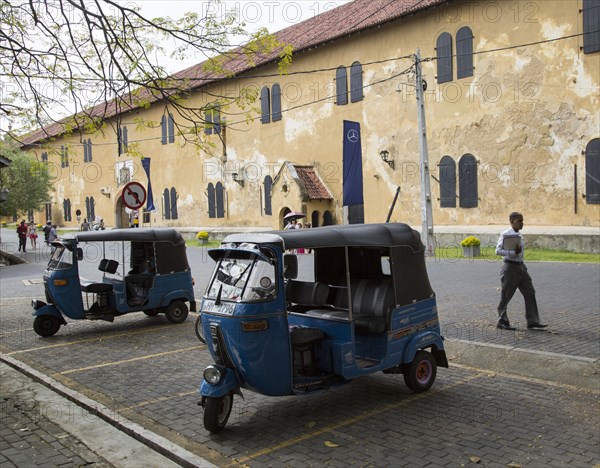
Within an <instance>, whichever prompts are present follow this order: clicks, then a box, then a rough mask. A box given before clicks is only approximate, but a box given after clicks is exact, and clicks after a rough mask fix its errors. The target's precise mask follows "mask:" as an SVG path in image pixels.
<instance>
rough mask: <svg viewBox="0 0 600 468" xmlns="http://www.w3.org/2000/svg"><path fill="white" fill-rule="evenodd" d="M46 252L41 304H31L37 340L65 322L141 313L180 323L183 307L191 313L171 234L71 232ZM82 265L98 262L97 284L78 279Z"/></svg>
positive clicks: (188, 287)
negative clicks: (47, 260) (49, 252)
mask: <svg viewBox="0 0 600 468" xmlns="http://www.w3.org/2000/svg"><path fill="white" fill-rule="evenodd" d="M51 248H52V250H53V252H52V256H51V258H50V260H49V262H48V266H47V267H46V271H45V272H44V276H43V279H44V289H45V292H46V302H44V301H40V300H33V301H32V307H33V315H34V316H35V319H34V321H33V329H34V330H35V332H36V333H37V334H38V335H40V336H52V335H54V334H55V333H56V332H57V331H58V330H59V329H60V326H61V325H66V323H67V322H66V320H65V317H67V318H69V319H72V320H80V319H87V320H106V321H109V322H112V321H113V320H114V318H115V317H117V316H120V315H124V314H128V313H131V312H139V311H142V312H144V314H146V315H148V316H155V315H157V314H159V313H164V314H165V316H166V317H167V319H168V320H169V321H170V322H172V323H180V322H183V321H184V320H186V318H187V316H188V306H187V304H186V303H189V304H190V307H189V309H191V310H192V311H195V310H196V301H195V299H194V290H193V279H192V274H191V270H190V266H189V264H188V261H187V256H186V247H185V241H184V239H183V238H182V236H181V234H180V233H179V232H177V231H176V230H174V229H114V230H110V231H87V232H77V233H75V234H73V235H67V236H65V237H64V238H63V239H60V240H57V241H55V242H52V243H51ZM84 249H85V255H84ZM84 257H85V258H84ZM83 261H85V262H95V261H98V270H100V271H101V272H102V276H101V278H99V279H87V278H83V277H81V276H80V263H81V262H83ZM119 264H120V268H119Z"/></svg>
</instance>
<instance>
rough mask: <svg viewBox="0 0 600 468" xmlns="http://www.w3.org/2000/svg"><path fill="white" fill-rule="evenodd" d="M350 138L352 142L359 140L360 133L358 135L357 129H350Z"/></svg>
mask: <svg viewBox="0 0 600 468" xmlns="http://www.w3.org/2000/svg"><path fill="white" fill-rule="evenodd" d="M347 137H348V140H349V141H351V142H352V143H356V142H357V141H358V138H359V135H358V131H357V130H354V129H352V130H350V131H349V132H348V135H347Z"/></svg>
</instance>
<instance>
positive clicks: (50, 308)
mask: <svg viewBox="0 0 600 468" xmlns="http://www.w3.org/2000/svg"><path fill="white" fill-rule="evenodd" d="M31 315H33V316H34V317H39V316H41V315H52V316H53V317H56V318H58V319H59V320H60V323H62V324H63V325H66V324H67V321H66V320H65V318H64V317H63V315H62V314H61V313H60V310H58V309H57V308H56V307H55V306H54V305H52V304H46V305H44V306H42V307H40V308H39V309H34V310H33V312H32V313H31Z"/></svg>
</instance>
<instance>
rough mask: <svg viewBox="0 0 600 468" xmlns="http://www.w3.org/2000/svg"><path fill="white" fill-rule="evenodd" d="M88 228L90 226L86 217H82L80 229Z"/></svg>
mask: <svg viewBox="0 0 600 468" xmlns="http://www.w3.org/2000/svg"><path fill="white" fill-rule="evenodd" d="M90 229H91V227H90V223H89V221H88V219H87V218H84V220H83V223H81V230H82V231H89V230H90Z"/></svg>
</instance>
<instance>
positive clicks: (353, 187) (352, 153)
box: [342, 120, 364, 224]
mask: <svg viewBox="0 0 600 468" xmlns="http://www.w3.org/2000/svg"><path fill="white" fill-rule="evenodd" d="M342 162H343V164H342V165H343V177H344V178H343V182H342V186H343V200H344V202H343V204H344V206H350V207H352V208H351V209H349V213H350V214H351V216H350V219H349V220H348V221H349V222H350V224H355V223H358V222H361V221H360V219H358V218H360V217H361V216H360V213H362V212H363V206H364V198H363V171H362V145H361V137H360V124H359V123H358V122H352V121H350V120H344V143H343V158H342ZM357 217H358V218H357ZM355 218H356V219H355ZM362 218H363V222H364V216H362Z"/></svg>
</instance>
